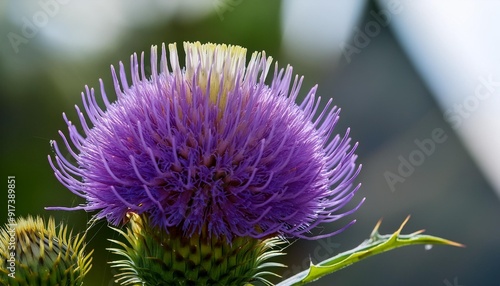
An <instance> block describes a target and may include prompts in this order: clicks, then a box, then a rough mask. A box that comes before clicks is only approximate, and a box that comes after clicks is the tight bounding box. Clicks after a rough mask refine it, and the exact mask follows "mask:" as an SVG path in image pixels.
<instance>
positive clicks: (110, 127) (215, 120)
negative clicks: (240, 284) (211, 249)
mask: <svg viewBox="0 0 500 286" xmlns="http://www.w3.org/2000/svg"><path fill="white" fill-rule="evenodd" d="M184 49H185V51H186V67H185V68H184V69H182V68H181V67H180V64H179V59H178V55H177V50H176V46H175V44H171V45H169V52H170V56H169V59H170V69H169V67H168V66H167V51H166V49H165V45H163V46H162V52H161V58H160V66H159V69H160V71H159V72H158V66H157V64H158V59H157V48H156V46H154V47H152V48H151V70H152V73H151V76H150V77H149V78H147V77H146V74H145V72H144V65H145V62H144V53H142V54H141V59H140V61H139V60H138V57H137V55H136V54H134V55H133V56H131V78H132V84H131V85H129V83H128V81H127V75H126V72H125V69H124V67H123V64H122V63H121V62H120V70H119V74H118V75H117V73H116V72H115V69H114V68H113V67H111V71H112V75H113V82H114V87H115V92H116V94H117V98H118V99H117V100H116V102H113V103H110V102H109V100H108V99H107V97H106V93H105V91H104V87H103V82H102V80H101V81H100V85H101V94H102V98H103V101H104V105H105V106H106V110H102V109H101V107H100V106H99V105H98V104H97V101H96V98H95V95H94V90H93V89H90V90H89V88H88V87H86V88H85V93H82V99H83V106H84V112H82V111H81V110H80V109H79V108H78V106H77V107H76V110H77V112H78V116H79V119H80V122H81V125H82V127H83V134H81V133H79V132H78V131H77V128H76V127H75V126H74V125H73V124H72V122H71V121H69V120H68V119H67V117H66V115H64V114H63V117H64V120H65V121H66V123H67V125H68V129H69V139H70V140H68V139H67V137H66V136H65V135H64V134H63V133H62V132H60V131H59V133H60V135H61V137H62V139H63V141H64V143H65V145H66V148H67V149H68V151H69V153H70V154H71V155H72V157H73V158H74V159H75V160H76V164H73V163H71V162H70V161H68V160H67V159H65V156H64V155H63V153H62V152H61V150H60V149H59V147H58V145H57V143H56V142H55V141H52V142H51V144H53V147H54V150H55V152H56V155H55V159H54V160H52V158H51V157H50V156H49V161H50V163H51V166H52V168H53V169H54V171H55V176H56V177H57V178H58V179H59V181H60V182H61V183H62V184H63V185H64V186H66V187H67V188H68V189H69V190H70V191H71V192H73V193H74V194H76V195H78V196H80V197H82V198H85V199H86V204H84V205H80V206H77V207H73V208H65V207H52V208H49V209H58V210H77V209H84V210H86V211H98V213H97V214H96V218H98V219H100V218H106V219H107V220H108V221H109V222H111V223H112V224H115V225H116V224H119V223H120V222H122V221H123V220H124V219H125V218H126V214H127V212H134V213H137V214H142V213H145V214H147V215H148V216H149V217H150V219H151V222H152V223H153V224H154V225H155V226H160V227H162V228H164V229H165V230H166V231H168V228H170V227H177V228H180V229H182V230H183V231H184V233H186V234H193V233H195V232H197V233H199V232H201V231H202V229H207V230H208V231H209V233H210V234H211V235H215V236H225V237H226V238H227V239H228V240H231V238H232V237H234V236H251V237H254V238H264V237H267V236H271V235H285V236H292V237H300V238H309V239H311V238H322V237H325V236H329V235H333V234H336V233H339V232H341V231H342V230H344V229H345V228H346V227H347V226H349V225H351V224H352V223H354V221H352V222H351V223H349V224H348V225H346V226H345V227H343V228H342V229H340V230H338V231H335V232H333V233H328V234H323V235H319V236H313V237H311V236H307V234H308V233H310V231H311V229H313V228H314V227H316V226H317V225H319V224H320V223H328V222H332V221H335V220H337V219H339V218H341V217H344V216H346V215H348V214H351V213H353V212H354V211H355V210H356V209H357V208H358V207H359V206H360V205H361V203H362V202H361V203H360V204H358V205H357V206H356V207H355V208H354V209H352V210H349V211H347V212H341V209H342V208H343V207H344V206H345V205H346V204H347V203H348V202H349V201H350V200H351V198H352V197H353V196H354V193H355V191H356V190H357V189H358V188H359V185H357V186H356V187H353V181H354V179H355V178H356V176H357V175H358V173H359V170H360V166H359V167H357V166H356V164H355V159H356V157H357V156H356V155H355V154H354V151H355V149H356V145H357V144H356V145H354V147H351V146H350V138H349V130H347V132H346V134H345V135H344V136H343V137H340V136H339V135H336V136H335V137H334V138H333V140H329V138H330V135H331V133H332V131H333V129H334V126H335V124H336V122H337V120H338V114H339V112H340V109H338V108H337V107H332V106H331V105H332V104H331V100H329V101H328V102H327V104H326V108H325V109H323V110H321V111H320V112H319V115H317V113H318V109H320V98H316V96H315V92H316V87H314V88H313V89H311V91H310V92H309V93H308V94H307V96H306V97H305V99H304V100H303V101H302V103H301V104H300V105H297V104H296V103H295V100H296V98H297V95H298V93H299V89H300V86H301V83H302V78H300V79H299V78H298V77H297V76H295V78H294V80H293V83H292V67H290V66H288V67H287V68H286V69H278V66H277V64H276V68H275V71H274V77H273V80H272V83H271V84H270V86H268V85H266V84H265V83H264V80H265V79H266V76H267V73H268V70H269V67H270V65H271V62H272V59H271V58H270V57H269V58H266V56H265V53H264V52H262V53H257V52H256V53H253V54H252V57H251V59H250V61H249V63H248V65H245V64H246V49H244V48H242V47H239V46H231V45H229V46H226V45H215V44H204V45H202V44H200V43H199V42H196V43H184ZM118 78H119V79H118ZM291 83H292V85H291V86H290V84H291ZM84 113H86V115H87V118H88V119H89V120H90V122H92V124H93V127H91V126H89V125H88V124H87V122H86V118H85V117H84ZM70 141H71V143H72V144H70ZM74 149H76V150H77V151H78V152H75V151H73V150H74ZM54 161H55V163H54Z"/></svg>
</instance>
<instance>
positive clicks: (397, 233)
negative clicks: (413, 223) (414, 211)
mask: <svg viewBox="0 0 500 286" xmlns="http://www.w3.org/2000/svg"><path fill="white" fill-rule="evenodd" d="M410 217H411V215H408V216H407V217H406V219H405V220H404V221H403V223H402V224H401V226H400V227H399V229H398V230H396V232H395V233H394V234H395V235H397V236H399V234H400V233H401V231H403V228H404V227H405V225H406V223H407V222H408V221H409V220H410Z"/></svg>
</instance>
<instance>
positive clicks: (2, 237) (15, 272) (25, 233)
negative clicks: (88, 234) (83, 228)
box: [0, 216, 92, 286]
mask: <svg viewBox="0 0 500 286" xmlns="http://www.w3.org/2000/svg"><path fill="white" fill-rule="evenodd" d="M72 234H73V232H72V231H70V232H69V235H68V227H67V226H65V225H63V224H61V225H59V226H58V227H57V230H56V225H55V222H54V219H53V218H50V219H49V220H48V223H47V224H46V223H45V222H44V220H43V219H42V218H40V217H35V218H33V217H31V216H28V217H27V218H19V219H18V220H17V222H15V221H12V222H11V223H9V224H5V226H4V227H3V228H2V229H0V285H10V286H17V285H19V286H33V285H46V286H55V285H82V284H83V278H84V276H85V275H86V274H87V272H88V271H89V270H90V268H91V261H92V258H91V254H92V251H90V252H89V253H85V243H84V237H85V235H80V234H77V235H76V236H73V235H72Z"/></svg>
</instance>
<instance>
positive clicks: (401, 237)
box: [276, 216, 464, 286]
mask: <svg viewBox="0 0 500 286" xmlns="http://www.w3.org/2000/svg"><path fill="white" fill-rule="evenodd" d="M409 219H410V216H408V217H407V218H406V220H405V221H404V222H403V223H402V224H401V226H400V227H399V229H398V230H397V231H396V232H394V233H393V234H385V235H381V234H379V232H378V229H379V227H380V224H381V223H382V221H381V220H380V221H379V222H378V223H377V225H376V226H375V228H374V229H373V231H372V233H371V235H370V238H369V239H367V240H365V241H363V243H361V244H360V245H359V246H357V247H356V248H354V249H351V250H348V251H346V252H342V253H340V254H338V255H336V256H334V257H331V258H329V259H326V260H324V261H322V262H320V263H318V264H317V265H314V264H311V266H310V268H309V269H307V270H304V271H302V272H300V273H298V274H296V275H294V276H292V277H290V278H288V279H286V280H284V281H282V282H280V283H279V284H277V285H276V286H295V285H304V284H307V283H309V282H312V281H314V280H317V279H319V278H321V277H323V276H325V275H328V274H331V273H333V272H335V271H338V270H340V269H342V268H344V267H347V266H349V265H351V264H353V263H356V262H358V261H361V260H363V259H365V258H368V257H371V256H374V255H377V254H380V253H383V252H386V251H389V250H392V249H395V248H399V247H403V246H409V245H417V244H425V245H433V244H443V245H451V246H457V247H464V245H462V244H460V243H457V242H454V241H451V240H447V239H443V238H440V237H436V236H431V235H423V234H422V233H423V232H424V230H419V231H416V232H414V233H411V234H401V231H402V230H403V227H404V226H405V224H406V223H407V222H408V220H409Z"/></svg>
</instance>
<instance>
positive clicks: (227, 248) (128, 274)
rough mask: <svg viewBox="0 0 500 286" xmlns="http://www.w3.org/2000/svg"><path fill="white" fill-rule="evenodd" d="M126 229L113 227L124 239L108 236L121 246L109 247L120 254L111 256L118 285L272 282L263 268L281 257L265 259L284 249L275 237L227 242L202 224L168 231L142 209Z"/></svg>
mask: <svg viewBox="0 0 500 286" xmlns="http://www.w3.org/2000/svg"><path fill="white" fill-rule="evenodd" d="M129 216H130V225H129V227H128V228H127V231H126V232H124V231H122V230H119V229H114V230H116V231H117V232H118V233H120V234H121V235H122V236H123V237H125V238H126V240H127V242H128V243H123V242H120V241H116V240H110V241H111V242H114V243H116V244H118V245H119V246H120V247H121V248H110V249H109V250H110V251H111V252H113V253H115V254H118V255H121V256H123V257H125V259H124V260H118V261H113V262H111V264H112V267H116V268H118V269H119V271H120V272H121V273H119V274H117V275H116V278H117V281H116V282H119V283H121V284H122V285H137V284H138V285H141V284H143V283H145V285H207V286H208V285H247V284H249V283H251V282H252V281H256V280H260V281H262V282H264V283H266V284H270V283H269V282H268V281H267V280H266V279H265V278H263V277H262V275H264V274H273V273H270V272H267V271H262V269H263V268H266V267H270V266H282V265H281V264H279V263H273V262H265V261H266V260H268V259H269V258H272V257H275V256H279V255H282V253H281V252H280V251H279V250H273V249H271V248H273V247H274V246H276V245H277V244H279V243H280V242H281V240H280V239H279V238H271V239H266V240H260V239H255V238H252V237H236V238H234V239H233V241H232V242H231V243H228V242H227V240H226V239H225V238H216V237H215V236H210V235H209V234H208V233H207V231H206V230H203V231H202V233H201V234H196V233H195V234H193V235H192V236H185V235H183V233H182V231H180V230H179V229H178V228H172V229H171V230H169V232H168V233H166V232H165V231H163V230H162V229H161V228H158V227H152V226H151V224H150V223H149V221H148V219H147V218H146V217H145V216H144V215H143V216H139V215H137V214H130V215H129Z"/></svg>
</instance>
